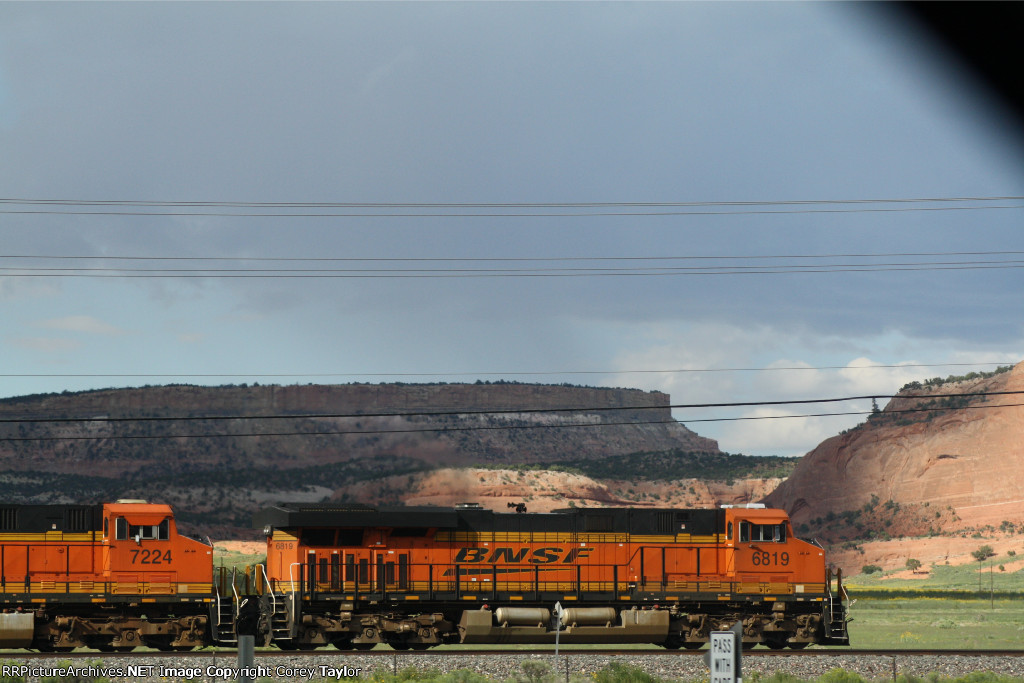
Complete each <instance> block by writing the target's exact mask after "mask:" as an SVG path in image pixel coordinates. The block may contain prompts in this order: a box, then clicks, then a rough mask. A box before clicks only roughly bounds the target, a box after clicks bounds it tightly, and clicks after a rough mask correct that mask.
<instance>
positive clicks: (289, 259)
mask: <svg viewBox="0 0 1024 683" xmlns="http://www.w3.org/2000/svg"><path fill="white" fill-rule="evenodd" d="M1021 254H1024V251H1010V250H990V251H922V252H875V253H835V254H752V255H746V256H743V255H731V256H729V255H726V256H715V255H696V254H689V255H685V256H502V257H447V256H413V257H352V256H347V257H331V256H129V255H102V256H101V255H80V256H75V255H70V254H0V259H45V260H97V261H248V262H280V261H285V262H292V261H294V262H306V261H314V262H316V261H329V262H336V263H349V262H352V263H355V262H379V261H387V262H424V261H429V262H436V261H440V262H519V261H539V262H550V261H708V260H715V261H722V260H764V259H823V258H895V257H911V256H916V257H924V256H1012V255H1021Z"/></svg>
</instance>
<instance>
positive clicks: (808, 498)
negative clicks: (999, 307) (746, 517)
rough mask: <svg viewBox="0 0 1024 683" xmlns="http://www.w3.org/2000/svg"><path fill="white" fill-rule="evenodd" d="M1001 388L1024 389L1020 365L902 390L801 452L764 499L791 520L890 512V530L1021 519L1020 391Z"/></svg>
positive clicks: (1023, 406)
mask: <svg viewBox="0 0 1024 683" xmlns="http://www.w3.org/2000/svg"><path fill="white" fill-rule="evenodd" d="M999 392H1024V363H1021V364H1018V365H1017V366H1015V367H1014V368H1012V369H1011V370H1010V371H1009V372H1002V373H998V374H995V375H993V376H989V377H981V378H975V379H969V380H964V381H959V382H945V383H941V382H935V381H932V382H926V383H925V384H924V385H923V386H921V385H918V386H911V387H908V388H905V389H904V390H903V391H901V392H900V393H899V395H897V396H896V397H895V398H893V399H892V400H891V401H890V402H889V404H888V405H887V406H886V407H885V409H884V410H883V411H881V414H878V415H874V416H872V417H871V418H870V419H869V420H868V421H867V422H866V423H864V424H862V425H860V426H858V427H857V428H855V429H852V430H850V431H848V432H846V433H844V434H840V435H838V436H834V437H832V438H830V439H828V440H826V441H824V442H823V443H821V445H819V446H818V447H817V448H815V449H814V450H813V451H811V452H810V453H809V454H807V455H806V456H805V457H804V458H803V460H802V461H801V462H800V464H799V465H798V466H797V468H796V470H795V471H794V472H793V474H792V476H790V477H789V478H788V479H787V480H786V481H785V482H783V483H782V484H781V485H780V486H779V487H778V488H777V489H776V490H775V491H774V492H772V493H771V494H770V495H768V496H767V497H766V499H765V502H766V503H768V504H769V505H773V506H777V507H781V508H784V509H786V510H788V511H789V512H790V514H791V515H792V517H793V520H794V524H797V525H800V524H803V523H808V522H811V521H812V520H820V519H821V518H825V517H829V516H830V515H831V516H832V518H833V519H834V518H836V516H840V517H841V516H842V515H843V513H851V512H856V511H862V512H864V513H865V515H864V517H867V516H868V513H870V514H871V515H874V516H875V518H879V517H885V516H886V515H884V514H883V513H884V512H886V511H888V512H891V513H892V514H891V515H888V517H886V519H888V524H889V525H890V529H889V531H888V532H887V535H889V534H891V535H892V536H897V535H902V534H906V535H916V534H926V533H929V532H931V533H939V532H949V531H955V530H963V529H981V528H983V527H986V526H992V527H1000V526H1002V527H1003V528H1007V523H1009V524H1012V525H1014V526H1015V527H1016V526H1020V525H1021V524H1022V523H1024V393H1010V394H1003V395H999ZM963 394H989V395H988V396H963ZM848 519H851V520H852V519H853V517H848ZM858 519H861V518H858Z"/></svg>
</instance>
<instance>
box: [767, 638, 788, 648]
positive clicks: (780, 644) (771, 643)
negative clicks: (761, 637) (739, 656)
mask: <svg viewBox="0 0 1024 683" xmlns="http://www.w3.org/2000/svg"><path fill="white" fill-rule="evenodd" d="M764 644H765V647H767V648H768V649H769V650H784V649H785V648H786V640H785V639H784V638H783V639H781V640H780V639H779V638H771V639H766V640H765V641H764Z"/></svg>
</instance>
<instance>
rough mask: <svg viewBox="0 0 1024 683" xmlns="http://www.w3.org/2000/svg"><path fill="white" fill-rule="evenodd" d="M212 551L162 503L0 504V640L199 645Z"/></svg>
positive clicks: (210, 615) (65, 645)
mask: <svg viewBox="0 0 1024 683" xmlns="http://www.w3.org/2000/svg"><path fill="white" fill-rule="evenodd" d="M212 551H213V548H212V546H210V545H209V544H206V543H202V542H200V541H196V540H193V539H190V538H187V537H185V536H181V535H179V534H178V532H177V527H176V525H175V522H174V515H173V513H172V512H171V508H170V507H169V506H167V505H153V504H147V503H145V502H144V501H119V502H117V503H107V504H102V505H0V647H31V648H35V649H39V650H47V651H49V650H70V649H72V648H75V647H93V648H96V649H99V650H130V649H132V648H133V647H135V646H138V645H147V646H150V647H157V648H160V649H187V648H190V647H194V646H197V645H203V644H205V643H207V642H209V641H210V640H211V636H210V633H211V631H210V628H211V625H214V624H216V622H218V618H219V616H220V614H219V613H218V612H217V594H216V593H215V592H214V588H213V585H212V584H213V556H212ZM227 613H228V614H229V615H230V606H229V610H228V611H227Z"/></svg>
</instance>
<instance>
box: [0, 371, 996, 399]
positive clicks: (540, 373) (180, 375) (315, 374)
mask: <svg viewBox="0 0 1024 683" xmlns="http://www.w3.org/2000/svg"><path fill="white" fill-rule="evenodd" d="M979 365H995V366H1000V367H1006V366H1012V365H1013V362H1012V361H979V362H976V363H897V364H890V365H822V366H817V367H812V366H805V365H795V366H779V367H767V368H674V369H662V370H658V369H647V370H541V371H516V372H282V373H255V372H249V373H0V377H39V378H43V377H52V378H56V377H83V378H84V377H96V378H98V377H109V378H138V379H144V378H154V377H170V378H178V379H181V378H190V377H192V378H214V377H217V378H228V379H240V378H286V377H536V376H559V375H641V374H659V375H667V374H690V373H718V372H788V371H796V370H803V371H806V370H875V369H885V368H953V367H977V366H979ZM2 400H3V399H0V402H2Z"/></svg>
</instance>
